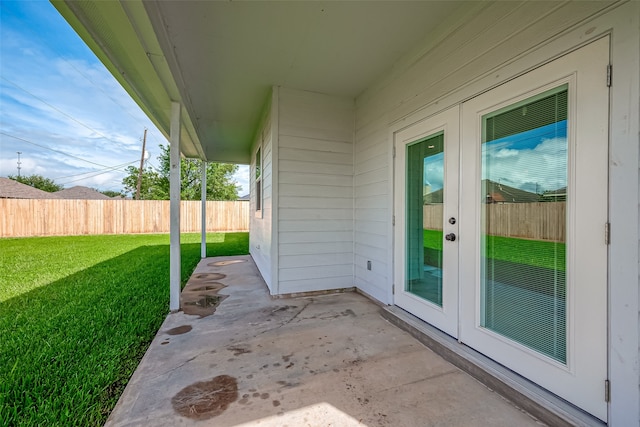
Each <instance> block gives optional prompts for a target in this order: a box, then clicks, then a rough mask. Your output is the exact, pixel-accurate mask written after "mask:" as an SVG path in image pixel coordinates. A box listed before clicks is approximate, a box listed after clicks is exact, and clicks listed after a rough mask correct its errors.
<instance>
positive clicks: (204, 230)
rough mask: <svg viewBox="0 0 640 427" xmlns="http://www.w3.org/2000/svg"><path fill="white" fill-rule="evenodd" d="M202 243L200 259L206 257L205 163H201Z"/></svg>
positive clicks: (204, 161)
mask: <svg viewBox="0 0 640 427" xmlns="http://www.w3.org/2000/svg"><path fill="white" fill-rule="evenodd" d="M201 181H202V188H201V189H200V193H201V196H202V242H201V243H200V257H201V258H206V257H207V161H206V160H203V161H202V178H201Z"/></svg>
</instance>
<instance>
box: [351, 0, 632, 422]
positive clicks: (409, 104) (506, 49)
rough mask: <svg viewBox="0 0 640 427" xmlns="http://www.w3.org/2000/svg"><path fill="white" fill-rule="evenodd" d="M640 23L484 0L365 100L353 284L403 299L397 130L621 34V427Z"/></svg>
mask: <svg viewBox="0 0 640 427" xmlns="http://www.w3.org/2000/svg"><path fill="white" fill-rule="evenodd" d="M639 26H640V2H628V3H620V4H615V5H611V3H605V2H574V3H559V2H558V3H539V2H527V3H521V2H518V3H516V2H498V3H496V4H478V5H477V6H476V7H475V8H473V9H470V10H469V11H468V13H467V15H466V16H458V17H456V18H455V20H452V21H449V22H444V23H443V24H442V25H441V27H440V28H441V29H440V31H439V32H437V33H436V34H434V35H433V37H432V38H430V41H429V42H428V43H426V44H425V45H423V46H419V48H418V49H415V50H414V51H412V52H411V53H410V54H409V55H407V56H405V57H404V58H403V59H401V60H400V61H399V62H398V63H396V65H395V66H394V69H393V70H391V72H390V73H389V74H388V75H387V76H385V77H384V78H383V79H381V80H380V81H379V82H378V83H377V84H376V85H374V86H373V87H371V88H369V89H368V90H367V91H366V92H365V93H363V94H362V95H361V96H359V97H358V98H357V100H356V129H355V131H356V135H355V150H354V153H355V158H354V197H355V208H354V218H355V230H354V252H355V253H354V260H355V264H354V268H355V271H354V281H355V284H356V286H357V287H358V288H359V289H361V290H362V291H364V292H365V293H367V294H369V295H371V296H373V297H374V298H377V299H379V300H380V301H382V302H385V303H393V295H392V291H391V289H392V282H393V273H392V272H393V265H392V264H393V226H392V225H391V222H392V221H391V219H392V215H393V203H394V201H393V191H392V189H393V158H392V149H393V147H392V132H393V131H395V130H399V129H401V128H403V127H405V126H407V125H409V124H411V123H415V122H416V121H418V120H420V119H423V118H426V117H428V116H430V115H433V114H435V113H437V112H439V111H443V110H445V109H447V108H449V107H451V106H453V105H456V104H460V103H461V102H463V101H465V100H467V99H469V98H471V97H473V96H476V95H478V94H480V93H482V92H485V91H487V90H489V89H490V88H492V87H495V86H496V85H498V84H501V83H503V82H505V81H508V80H510V79H512V78H514V77H516V76H518V75H520V74H522V73H525V72H526V71H528V70H530V69H532V68H535V67H537V66H539V65H541V64H543V63H545V62H549V61H550V60H552V59H553V58H555V57H558V56H560V55H562V54H564V53H566V52H569V51H571V50H574V49H576V48H578V47H579V46H580V45H582V44H585V43H587V42H589V41H590V40H594V39H596V38H599V37H601V36H602V35H604V34H608V33H610V34H611V56H612V63H613V67H614V68H613V70H614V71H613V86H612V88H611V126H610V131H611V142H610V222H611V224H612V242H611V245H610V263H609V265H610V283H609V289H610V296H609V304H610V305H609V318H610V332H609V336H610V349H609V361H610V362H609V365H610V367H609V371H610V380H611V403H610V419H609V422H610V424H611V425H618V426H631V425H636V426H637V425H639V422H640V421H639V420H640V393H639V390H638V389H639V384H640V376H639V369H638V364H639V343H640V339H639V335H640V324H639V316H638V313H639V309H640V303H639V301H638V298H639V279H638V271H639V266H638V261H639V257H638V253H639V232H638V226H639V218H640V215H639V203H638V202H639V200H640V197H639V188H640V186H639V176H640V174H639V171H638V163H639V156H638V150H639V145H640V142H639V137H638V132H639V130H638V128H639V109H638V102H639V94H640V92H639V89H638V85H639V83H638V82H639V80H640V72H639V71H638V70H639V54H640V53H639V51H640V32H639ZM605 76H606V70H603V81H605V80H604V79H605ZM366 260H372V265H373V268H372V270H371V271H368V270H366V268H364V266H365V265H366ZM461 268H464V266H462V267H461Z"/></svg>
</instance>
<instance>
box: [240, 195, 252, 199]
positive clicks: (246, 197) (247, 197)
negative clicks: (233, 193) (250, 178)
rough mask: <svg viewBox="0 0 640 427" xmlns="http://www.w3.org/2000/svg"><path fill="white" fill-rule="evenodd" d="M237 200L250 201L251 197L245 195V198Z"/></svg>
mask: <svg viewBox="0 0 640 427" xmlns="http://www.w3.org/2000/svg"><path fill="white" fill-rule="evenodd" d="M238 200H251V197H250V196H249V195H248V194H247V195H245V196H242V197H238Z"/></svg>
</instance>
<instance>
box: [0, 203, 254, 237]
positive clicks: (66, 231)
mask: <svg viewBox="0 0 640 427" xmlns="http://www.w3.org/2000/svg"><path fill="white" fill-rule="evenodd" d="M180 214H181V215H180V231H181V232H183V233H197V232H200V227H201V224H202V221H201V218H202V210H201V202H200V201H182V202H180ZM207 231H210V232H215V231H249V203H248V202H246V201H232V202H226V201H224V202H223V201H208V202H207ZM168 232H169V201H168V200H60V199H0V237H30V236H70V235H83V234H135V233H168Z"/></svg>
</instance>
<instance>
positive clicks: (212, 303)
mask: <svg viewBox="0 0 640 427" xmlns="http://www.w3.org/2000/svg"><path fill="white" fill-rule="evenodd" d="M224 277H226V276H225V275H224V274H219V273H200V274H195V275H193V276H192V278H191V280H189V282H188V283H187V285H186V286H185V288H184V289H183V291H182V293H181V294H180V300H181V303H182V311H184V313H185V314H193V315H196V316H200V318H203V317H207V316H210V315H212V314H213V313H215V311H216V308H217V307H218V306H219V305H220V303H221V302H222V301H223V300H224V299H225V298H227V295H218V292H219V291H220V290H222V289H224V288H225V287H226V285H225V284H223V283H220V282H215V281H213V280H217V279H220V278H224Z"/></svg>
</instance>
